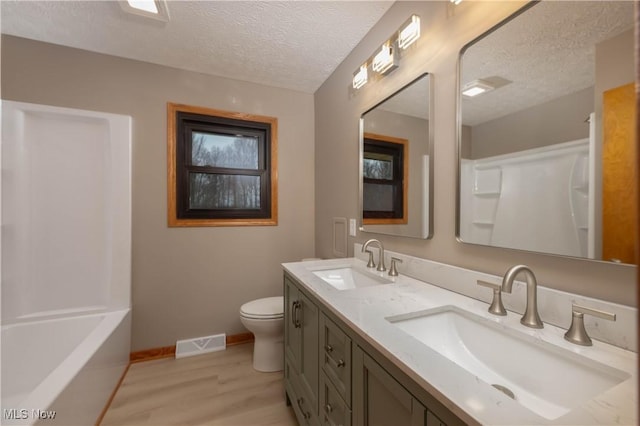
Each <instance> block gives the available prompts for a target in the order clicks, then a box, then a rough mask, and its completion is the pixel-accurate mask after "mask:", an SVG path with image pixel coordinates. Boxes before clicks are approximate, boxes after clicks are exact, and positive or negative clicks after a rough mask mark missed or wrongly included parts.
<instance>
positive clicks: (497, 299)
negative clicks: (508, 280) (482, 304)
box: [477, 280, 507, 316]
mask: <svg viewBox="0 0 640 426" xmlns="http://www.w3.org/2000/svg"><path fill="white" fill-rule="evenodd" d="M477 282H478V285H481V286H483V287H489V288H490V289H493V300H492V301H491V305H490V306H489V309H488V311H489V313H492V314H493V315H500V316H504V315H507V311H506V309H504V305H503V304H502V285H500V284H494V283H489V282H486V281H482V280H478V281H477Z"/></svg>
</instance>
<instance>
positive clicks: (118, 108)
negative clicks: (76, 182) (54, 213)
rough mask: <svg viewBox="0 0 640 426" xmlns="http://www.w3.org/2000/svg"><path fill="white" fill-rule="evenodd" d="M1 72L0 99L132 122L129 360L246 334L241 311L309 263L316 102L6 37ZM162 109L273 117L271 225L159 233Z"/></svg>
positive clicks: (163, 215) (162, 223)
mask: <svg viewBox="0 0 640 426" xmlns="http://www.w3.org/2000/svg"><path fill="white" fill-rule="evenodd" d="M1 72H2V97H3V98H4V99H9V100H16V101H23V102H32V103H40V104H49V105H58V106H64V107H71V108H80V109H88V110H96V111H105V112H111V113H118V114H126V115H131V116H132V117H133V236H132V238H133V277H132V282H133V284H132V292H133V294H132V296H133V337H132V339H133V342H132V350H134V351H136V350H142V349H147V348H154V347H159V346H168V345H172V344H175V342H176V340H178V339H186V338H191V337H199V336H205V335H209V334H214V333H223V332H225V333H227V334H236V333H240V332H244V331H246V330H245V329H244V327H243V326H242V324H241V323H240V320H239V316H238V309H239V307H240V305H241V304H242V303H244V302H246V301H248V300H251V299H254V298H258V297H265V296H272V295H281V294H282V269H281V267H280V263H281V262H288V261H294V260H298V259H299V258H301V257H307V256H313V255H314V234H313V223H314V211H313V202H314V186H313V185H314V182H313V179H314V162H313V155H314V153H313V137H314V136H313V128H314V122H313V108H314V106H313V96H312V95H310V94H305V93H300V92H295V91H291V90H283V89H277V88H271V87H265V86H261V85H257V84H251V83H245V82H240V81H235V80H230V79H224V78H217V77H212V76H207V75H203V74H198V73H194V72H189V71H182V70H177V69H173V68H167V67H161V66H157V65H152V64H148V63H143V62H138V61H132V60H127V59H121V58H116V57H113V56H107V55H101V54H96V53H90V52H86V51H82V50H77V49H70V48H65V47H60V46H55V45H51V44H46V43H40V42H34V41H28V40H24V39H19V38H15V37H9V36H3V37H2V70H1ZM169 101H170V102H177V103H184V104H189V105H197V106H203V107H210V108H217V109H223V110H228V111H238V112H245V113H251V114H260V115H268V116H274V117H277V118H278V131H279V135H278V182H279V197H278V198H279V203H278V205H279V224H278V226H266V227H229V228H189V229H183V228H168V227H167V195H166V194H167V183H166V182H167V153H166V140H167V138H166V131H167V130H166V129H167V123H166V103H167V102H169ZM60 225H61V226H73V225H72V224H60Z"/></svg>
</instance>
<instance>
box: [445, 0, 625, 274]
mask: <svg viewBox="0 0 640 426" xmlns="http://www.w3.org/2000/svg"><path fill="white" fill-rule="evenodd" d="M541 1H542V0H531V1H530V2H529V3H527V4H525V5H524V6H522V7H521V8H520V9H518V10H516V11H515V12H514V13H512V14H511V15H509V16H507V17H506V18H504V19H502V20H501V21H500V22H498V23H497V24H496V25H494V26H492V27H491V28H489V29H488V30H487V31H484V32H483V33H481V34H480V35H478V36H477V37H475V38H474V39H472V40H471V41H469V42H468V43H466V44H465V45H464V46H463V47H462V48H461V49H460V53H459V54H458V62H457V64H456V156H457V163H456V166H457V167H456V169H457V170H456V217H455V220H456V226H455V232H456V234H455V235H456V241H457V242H459V243H462V244H467V245H471V246H476V247H486V248H493V249H499V250H511V251H515V252H520V253H527V254H535V255H540V256H551V257H556V258H561V259H576V260H582V261H586V262H597V263H602V264H607V265H618V266H621V267H632V268H633V267H635V266H636V265H635V264H634V263H615V262H609V261H605V260H602V259H591V258H587V257H578V256H570V255H563V254H555V253H547V252H540V251H532V250H525V249H517V248H510V247H500V246H491V245H487V244H480V243H474V242H469V241H464V240H463V239H462V238H461V237H460V218H461V212H460V204H461V200H460V197H461V183H462V56H463V55H464V53H465V52H466V51H467V50H468V49H469V48H470V47H471V46H473V45H474V44H475V43H476V42H478V41H480V40H481V39H483V38H485V37H486V36H488V35H489V34H491V33H493V32H495V31H497V30H498V29H500V28H501V27H503V26H504V25H506V24H507V23H509V22H511V21H512V20H514V19H516V18H518V17H519V16H520V15H522V14H523V13H525V12H527V11H528V10H529V9H531V8H532V7H533V6H535V5H536V4H538V3H540V2H541ZM636 185H637V183H636Z"/></svg>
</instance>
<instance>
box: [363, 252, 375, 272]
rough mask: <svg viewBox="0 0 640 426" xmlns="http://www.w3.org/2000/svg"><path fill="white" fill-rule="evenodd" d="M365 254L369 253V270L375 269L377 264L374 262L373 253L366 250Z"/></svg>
mask: <svg viewBox="0 0 640 426" xmlns="http://www.w3.org/2000/svg"><path fill="white" fill-rule="evenodd" d="M365 253H369V262H367V268H375V267H376V262H374V261H373V252H372V251H371V250H365Z"/></svg>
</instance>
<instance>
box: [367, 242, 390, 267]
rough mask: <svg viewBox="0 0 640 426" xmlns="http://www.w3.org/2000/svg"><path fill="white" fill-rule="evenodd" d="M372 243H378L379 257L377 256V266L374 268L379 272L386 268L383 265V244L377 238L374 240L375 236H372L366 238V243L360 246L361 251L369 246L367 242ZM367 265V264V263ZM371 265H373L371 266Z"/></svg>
mask: <svg viewBox="0 0 640 426" xmlns="http://www.w3.org/2000/svg"><path fill="white" fill-rule="evenodd" d="M373 243H377V244H378V248H379V249H380V252H379V253H378V254H379V257H378V267H377V268H376V271H380V272H384V271H386V270H387V268H386V267H385V266H384V246H383V245H382V243H381V242H380V241H378V240H376V239H375V238H372V239H370V240H368V241H367V242H366V243H364V245H363V246H362V252H363V253H364V252H366V251H367V248H368V247H369V244H373ZM367 266H369V265H367ZM371 267H373V266H371Z"/></svg>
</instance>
